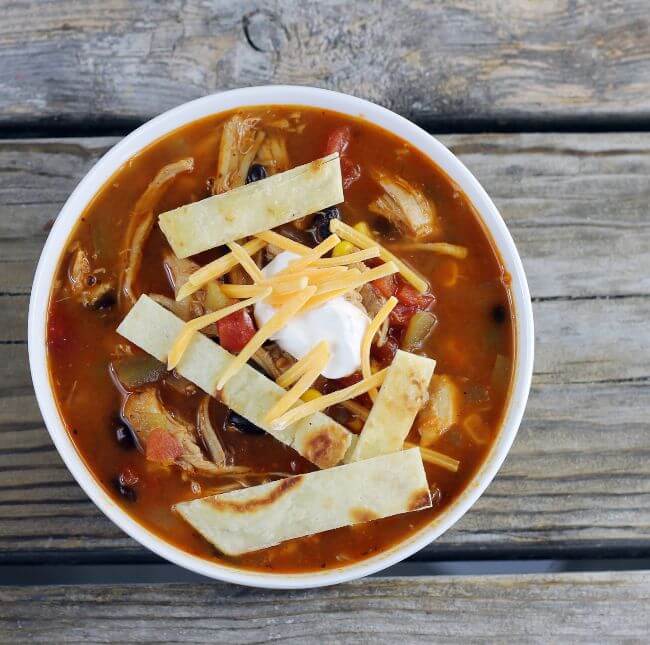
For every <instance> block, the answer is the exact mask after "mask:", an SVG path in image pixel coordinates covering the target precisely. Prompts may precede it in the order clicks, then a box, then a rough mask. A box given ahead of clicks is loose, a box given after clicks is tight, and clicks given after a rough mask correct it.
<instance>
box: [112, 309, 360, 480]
mask: <svg viewBox="0 0 650 645" xmlns="http://www.w3.org/2000/svg"><path fill="white" fill-rule="evenodd" d="M183 325H184V323H183V321H182V320H181V319H180V318H178V317H176V316H175V315H174V314H173V313H171V312H170V311H168V310H167V309H165V308H164V307H163V306H161V305H159V304H158V303H157V302H155V301H154V300H152V299H151V298H149V297H148V296H141V297H140V299H139V300H138V302H137V303H136V304H135V306H134V307H133V308H132V309H131V311H129V313H128V315H127V316H126V318H124V320H123V321H122V323H121V324H120V326H119V327H118V328H117V332H118V333H119V334H121V335H122V336H124V337H125V338H127V339H128V340H130V341H131V342H132V343H134V344H136V345H137V346H138V347H140V348H141V349H143V350H144V351H145V352H148V353H149V354H151V355H152V356H154V357H155V358H157V359H158V360H160V361H163V362H164V361H166V360H167V354H168V353H169V350H170V349H171V347H172V345H173V344H174V340H175V339H176V337H177V336H178V333H179V332H180V331H181V329H182V328H183ZM232 359H233V355H232V354H230V353H229V352H227V351H226V350H225V349H223V347H220V346H219V345H217V344H216V343H214V342H213V341H211V340H210V339H209V338H207V337H206V336H204V335H203V334H201V333H196V334H194V335H193V337H192V340H191V341H190V344H189V346H188V347H187V350H186V351H185V352H184V353H183V356H182V358H181V360H180V361H179V363H178V365H177V366H176V371H177V372H179V373H180V374H181V375H182V376H184V377H185V378H186V379H189V380H190V381H192V383H194V384H195V385H197V386H198V387H200V388H201V389H202V390H204V391H205V392H207V393H208V394H210V395H211V396H214V397H215V398H217V399H219V400H220V401H222V402H223V403H224V404H225V405H227V406H228V407H229V408H231V409H233V410H234V411H235V412H237V413H238V414H241V415H242V416H244V417H246V418H247V419H248V420H249V421H252V422H253V423H254V424H255V425H257V426H259V427H260V428H262V429H263V430H266V431H267V432H268V433H269V434H271V435H273V436H274V437H275V438H276V439H277V440H278V441H281V442H282V443H284V444H286V445H288V446H291V447H292V448H293V449H294V450H296V451H297V452H299V453H300V454H301V455H302V456H303V457H305V458H306V459H309V461H311V462H312V463H314V464H316V465H317V466H319V467H320V468H329V467H330V466H335V465H336V464H338V463H340V462H341V461H342V460H343V457H344V455H345V453H346V451H347V450H348V448H349V446H350V444H351V441H352V437H353V435H352V433H350V432H349V431H348V430H346V429H345V428H344V427H343V426H342V425H340V424H338V423H337V422H336V421H334V420H333V419H331V418H330V417H328V416H326V415H324V414H322V413H317V414H314V415H312V416H311V417H309V418H306V419H303V420H301V421H298V422H296V423H294V424H292V425H290V426H288V427H287V428H285V429H284V430H281V431H273V430H272V429H271V426H270V424H269V423H266V422H265V421H264V417H265V415H266V413H267V412H268V411H269V410H270V409H271V408H272V407H273V406H274V405H275V404H276V403H277V402H278V401H279V400H280V399H281V398H282V397H283V396H284V395H285V394H286V390H284V389H283V388H281V387H280V386H279V385H277V384H276V383H274V382H273V381H271V380H270V379H268V378H267V377H266V376H264V375H263V374H260V373H259V372H258V371H257V370H255V369H253V368H252V367H251V366H250V365H248V364H246V365H244V366H243V367H242V368H241V369H240V370H239V371H238V372H237V373H236V374H235V375H234V376H233V377H232V378H231V379H230V380H229V381H228V383H227V384H226V386H225V387H224V389H223V390H221V391H220V392H217V389H216V385H217V381H218V380H219V377H220V376H221V374H222V373H223V371H224V370H225V368H226V367H227V366H228V365H229V364H230V361H232Z"/></svg>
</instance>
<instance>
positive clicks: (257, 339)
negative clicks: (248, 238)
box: [217, 287, 316, 390]
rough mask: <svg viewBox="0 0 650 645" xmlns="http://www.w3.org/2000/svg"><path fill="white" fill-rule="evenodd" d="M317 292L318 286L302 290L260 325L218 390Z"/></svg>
mask: <svg viewBox="0 0 650 645" xmlns="http://www.w3.org/2000/svg"><path fill="white" fill-rule="evenodd" d="M315 293H316V287H307V288H306V289H304V290H303V291H302V292H300V293H299V294H297V295H296V296H294V297H293V298H292V299H291V300H289V301H288V302H287V303H286V304H285V305H283V306H282V307H280V309H278V311H277V312H276V313H275V315H274V316H273V317H272V318H271V319H270V320H269V321H268V322H267V323H266V324H264V325H262V327H260V328H259V329H258V330H257V332H256V333H255V335H254V336H253V338H251V339H250V340H249V341H248V343H247V344H246V346H245V347H244V348H243V349H242V350H241V352H239V354H237V356H235V357H234V358H233V360H232V361H231V362H230V363H229V364H228V367H226V369H225V370H224V372H223V374H222V375H221V377H220V378H219V381H218V383H217V390H222V389H223V386H224V385H225V384H226V383H227V382H228V381H229V380H230V379H231V378H232V377H233V376H234V375H235V374H236V373H237V371H238V370H239V369H241V367H242V366H243V365H244V364H245V363H246V362H248V359H249V358H250V357H251V356H252V355H253V354H254V353H255V352H256V351H257V350H258V349H259V348H260V347H261V346H262V345H263V344H264V342H265V341H267V340H268V339H269V338H270V337H271V336H272V335H273V334H275V333H276V332H278V331H279V330H280V329H282V327H284V326H285V325H286V324H287V321H288V320H289V319H290V318H291V317H292V316H295V315H296V314H297V313H298V312H299V311H300V309H302V307H303V306H304V304H305V303H306V302H307V301H308V300H309V299H310V298H311V297H312V296H313V295H314V294H315Z"/></svg>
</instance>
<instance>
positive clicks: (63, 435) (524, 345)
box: [28, 85, 534, 589]
mask: <svg viewBox="0 0 650 645" xmlns="http://www.w3.org/2000/svg"><path fill="white" fill-rule="evenodd" d="M261 105H296V106H300V105H303V106H306V107H315V108H324V109H328V110H332V111H336V112H340V113H342V114H346V115H349V116H353V117H358V118H362V119H365V120H367V121H369V122H370V123H373V124H375V125H379V126H380V127H382V128H384V129H386V130H388V131H389V132H391V133H393V134H395V135H396V136H398V137H400V138H402V139H405V140H407V141H408V142H409V143H411V144H412V145H413V146H415V147H416V148H418V149H419V150H420V151H421V152H422V153H423V154H424V155H426V156H427V157H428V158H429V159H431V160H432V161H433V162H434V163H435V164H437V165H438V166H439V167H440V168H442V170H444V171H445V173H446V174H447V175H448V176H449V177H450V178H451V179H452V180H453V181H455V182H456V183H457V184H458V186H459V187H460V188H461V190H462V191H463V192H464V193H465V195H466V196H467V197H468V199H469V200H470V201H471V202H472V204H473V206H474V208H475V210H476V212H477V214H478V216H479V217H480V219H481V221H482V222H483V226H484V227H485V229H486V232H487V233H488V234H489V235H490V237H491V238H492V241H493V243H494V245H495V246H496V248H497V249H498V251H499V253H500V255H501V258H502V260H503V262H504V265H505V267H506V270H507V271H508V272H509V274H510V276H511V285H510V289H511V295H512V300H513V307H514V312H515V335H516V338H515V370H514V375H513V378H512V385H511V393H510V398H509V401H508V404H507V410H506V414H505V416H504V421H503V423H502V427H501V431H500V433H499V435H498V437H497V440H496V441H495V443H494V445H493V446H492V449H491V451H490V453H489V454H488V455H487V456H486V458H485V460H484V462H483V464H482V466H481V467H480V468H479V470H478V471H477V472H476V474H475V475H474V477H473V479H472V480H471V482H470V483H469V484H468V486H467V487H466V488H465V490H464V491H463V492H462V493H461V494H460V495H459V496H458V497H457V498H456V499H455V500H454V502H453V503H452V504H450V506H449V507H448V508H447V509H445V511H444V512H443V513H442V514H441V515H440V516H439V517H437V518H436V519H435V520H433V521H432V522H431V523H430V524H427V525H426V526H425V527H423V528H422V529H420V530H419V531H418V532H416V533H415V534H414V535H412V536H410V537H409V538H407V539H406V540H404V541H402V542H399V543H398V544H396V545H394V546H393V547H391V548H389V549H388V550H386V551H382V552H381V553H379V554H377V555H375V556H373V557H371V558H368V559H366V560H362V561H360V562H357V563H354V564H351V565H348V566H345V567H342V568H337V569H330V570H327V571H324V572H307V573H264V572H258V571H249V570H245V569H237V568H235V567H231V566H227V565H224V564H220V563H217V562H212V561H209V560H205V559H203V558H200V557H198V556H194V555H191V554H189V553H186V552H185V551H183V550H182V549H180V548H178V547H176V546H174V545H172V544H171V543H169V542H167V541H165V540H164V539H163V538H161V537H158V536H157V535H155V534H154V533H153V532H151V531H149V530H148V529H146V528H145V527H144V526H142V525H140V524H139V523H138V522H136V521H135V520H133V519H132V518H131V517H130V516H129V515H128V514H127V513H126V512H125V511H123V510H122V509H121V508H120V507H119V506H118V505H116V504H115V502H113V500H112V499H111V498H110V497H109V496H108V494H107V493H106V492H105V491H104V489H103V488H102V486H101V485H100V484H99V483H98V482H97V481H96V480H95V477H94V476H93V475H92V473H91V472H90V470H89V469H88V467H87V466H86V464H85V462H84V461H83V458H82V457H81V455H80V454H79V453H78V452H77V450H76V448H75V446H74V444H73V442H72V439H71V438H70V436H69V435H68V432H67V431H66V429H65V426H64V424H63V421H62V419H61V416H60V414H59V411H58V407H57V405H56V401H55V399H54V394H53V390H52V387H51V383H50V378H49V372H48V368H47V355H46V342H45V341H46V327H47V308H48V303H49V297H50V291H51V286H52V280H53V276H54V272H55V271H56V268H57V265H58V262H59V258H60V256H61V254H62V252H63V250H64V247H65V244H66V242H67V240H68V237H69V235H70V233H71V232H72V230H73V228H74V226H75V225H76V223H77V221H78V219H79V217H80V216H81V214H82V212H83V210H84V209H85V207H86V206H87V205H88V204H89V203H90V201H91V200H92V199H93V197H94V196H95V195H96V194H97V192H98V191H99V190H100V189H101V187H102V186H103V185H104V183H105V182H106V181H107V180H108V179H109V178H110V177H111V176H112V175H113V174H114V173H115V172H116V171H117V170H118V169H119V168H120V166H122V164H123V163H125V162H127V161H128V160H129V159H130V158H131V157H133V155H135V154H137V153H138V152H139V151H141V150H142V149H143V148H145V147H146V146H147V145H149V144H151V143H153V142H154V141H156V140H157V139H159V138H160V137H162V136H165V135H166V134H168V133H169V132H171V131H173V130H176V129H177V128H179V127H181V126H183V125H186V124H188V123H190V122H192V121H195V120H197V119H200V118H203V117H205V116H209V115H211V114H216V113H219V112H224V111H226V110H230V109H234V108H239V107H241V108H245V107H253V106H261ZM28 352H29V364H30V370H31V376H32V382H33V385H34V390H35V392H36V398H37V401H38V405H39V408H40V410H41V413H42V415H43V419H44V422H45V425H46V427H47V430H48V432H49V434H50V436H51V438H52V441H53V442H54V445H55V446H56V448H57V450H58V452H59V454H60V455H61V457H62V459H63V461H64V462H65V464H66V466H67V468H68V470H69V471H70V472H71V473H72V475H73V477H74V478H75V479H76V481H77V482H78V484H79V485H80V486H81V488H82V489H83V490H84V492H85V493H86V494H87V495H88V497H90V499H91V500H92V501H93V502H94V503H95V504H96V505H97V506H98V507H99V509H100V510H101V511H102V512H103V513H104V514H105V515H106V516H107V517H108V518H109V519H111V520H112V521H113V522H114V523H115V524H116V525H117V526H118V527H119V528H121V529H122V530H123V531H125V532H126V533H127V534H128V535H129V536H130V537H131V538H133V539H134V540H136V541H137V542H139V543H140V544H141V545H143V546H144V547H146V548H148V549H149V550H151V551H153V552H154V553H155V554H157V555H159V556H160V557H162V558H165V559H166V560H168V561H170V562H173V563H174V564H177V565H179V566H181V567H184V568H186V569H189V570H190V571H193V572H195V573H199V574H202V575H205V576H208V577H210V578H214V579H217V580H221V581H224V582H231V583H236V584H240V585H246V586H254V587H261V588H267V589H307V588H313V587H322V586H327V585H332V584H338V583H340V582H347V581H350V580H355V579H357V578H361V577H363V576H367V575H370V574H373V573H377V572H379V571H381V570H383V569H385V568H386V567H389V566H391V565H393V564H396V563H397V562H400V561H401V560H403V559H405V558H407V557H409V556H410V555H412V554H413V553H415V552H417V551H418V550H420V549H421V548H423V547H424V546H426V545H428V544H429V543H431V542H433V540H435V539H436V538H438V537H439V536H440V535H442V534H443V533H444V532H445V531H446V530H447V529H449V528H450V527H451V526H453V525H454V524H455V523H456V522H457V521H458V520H459V519H460V518H461V517H462V516H463V515H464V514H465V513H466V512H467V510H469V508H470V507H471V506H472V505H473V504H474V503H475V502H476V500H477V499H478V498H479V497H480V496H481V494H482V493H483V491H484V490H485V489H486V488H487V486H488V485H489V483H490V482H491V481H492V479H493V478H494V476H495V475H496V473H497V471H498V470H499V468H500V466H501V464H502V463H503V461H504V459H505V457H506V455H507V453H508V451H509V449H510V447H511V445H512V442H513V441H514V438H515V436H516V434H517V431H518V428H519V425H520V423H521V419H522V417H523V413H524V409H525V407H526V402H527V399H528V394H529V391H530V385H531V380H532V372H533V356H534V329H533V312H532V304H531V299H530V292H529V289H528V283H527V280H526V275H525V272H524V268H523V264H522V262H521V258H520V257H519V253H518V252H517V248H516V246H515V243H514V241H513V239H512V236H511V235H510V232H509V231H508V228H507V227H506V224H505V222H504V220H503V218H502V217H501V214H500V213H499V211H498V210H497V208H496V206H495V205H494V203H493V202H492V200H491V199H490V197H489V196H488V194H487V193H486V191H485V190H484V189H483V187H482V186H481V184H480V183H479V182H478V180H477V179H476V178H475V177H474V176H473V175H472V173H471V172H470V171H469V170H468V169H467V168H466V167H465V165H464V164H463V163H462V162H461V161H460V160H459V159H458V158H457V157H456V156H455V155H454V154H453V153H452V152H451V151H450V150H449V149H447V148H446V147H445V146H444V145H443V144H442V143H441V142H440V141H438V140H437V139H436V138H435V137H433V136H432V135H430V134H429V133H427V132H426V131H425V130H423V129H421V128H420V127H418V126H417V125H415V124H414V123H412V122H411V121H408V120H407V119H406V118H404V117H402V116H400V115H398V114H396V113H394V112H392V111H390V110H388V109H386V108H384V107H381V106H379V105H377V104H375V103H371V102H370V101H367V100H365V99H360V98H358V97H355V96H351V95H348V94H342V93H340V92H334V91H331V90H325V89H320V88H314V87H306V86H297V85H266V86H258V87H247V88H240V89H234V90H228V91H225V92H219V93H215V94H210V95H208V96H204V97H202V98H198V99H195V100H193V101H190V102H188V103H184V104H182V105H180V106H178V107H175V108H172V109H171V110H168V111H166V112H164V113H162V114H160V115H159V116H157V117H155V118H153V119H151V120H150V121H148V122H146V123H145V124H143V125H142V126H140V127H139V128H137V129H136V130H134V131H133V132H131V133H130V134H129V135H127V136H126V137H124V138H123V139H122V140H120V141H119V142H118V143H117V144H116V145H115V146H113V147H112V148H111V149H110V150H109V151H108V152H106V154H104V156H103V157H101V158H100V159H99V160H98V161H97V162H96V163H95V164H94V166H93V167H92V168H91V169H90V170H89V171H88V172H87V173H86V175H85V176H84V177H83V179H82V180H81V181H80V182H79V184H78V185H77V186H76V188H75V189H74V191H73V192H72V193H71V195H70V197H69V198H68V199H67V201H66V202H65V204H64V205H63V207H62V208H61V210H60V212H59V215H58V216H57V218H56V221H55V223H54V226H53V227H52V229H51V231H50V233H49V236H48V238H47V240H46V243H45V245H44V247H43V250H42V252H41V256H40V259H39V262H38V265H37V268H36V272H35V275H34V281H33V285H32V291H31V297H30V301H29V315H28Z"/></svg>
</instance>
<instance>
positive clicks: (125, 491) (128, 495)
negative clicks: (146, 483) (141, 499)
mask: <svg viewBox="0 0 650 645" xmlns="http://www.w3.org/2000/svg"><path fill="white" fill-rule="evenodd" d="M113 486H114V487H115V490H116V491H117V492H118V493H119V494H120V495H121V496H122V497H123V498H124V499H125V500H127V501H128V502H135V501H137V499H138V493H137V492H136V490H135V488H134V487H133V486H128V485H127V484H125V483H123V482H122V479H121V478H120V477H116V478H115V479H114V480H113Z"/></svg>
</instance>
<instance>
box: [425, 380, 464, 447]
mask: <svg viewBox="0 0 650 645" xmlns="http://www.w3.org/2000/svg"><path fill="white" fill-rule="evenodd" d="M460 406H461V392H460V388H459V387H458V386H457V385H456V384H455V383H454V381H453V380H452V379H451V377H450V376H447V375H446V374H443V375H435V376H434V377H433V378H432V379H431V384H430V385H429V401H428V402H427V403H426V405H425V406H424V408H423V409H422V410H421V412H420V414H419V415H418V417H417V419H416V420H415V425H416V427H417V429H418V432H419V433H420V436H421V437H422V444H423V445H425V446H430V445H432V444H433V443H435V442H436V441H437V440H438V439H439V438H440V437H441V436H442V435H443V434H444V433H445V432H446V431H447V430H449V428H450V427H451V426H452V425H454V423H457V422H458V416H459V414H460Z"/></svg>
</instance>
